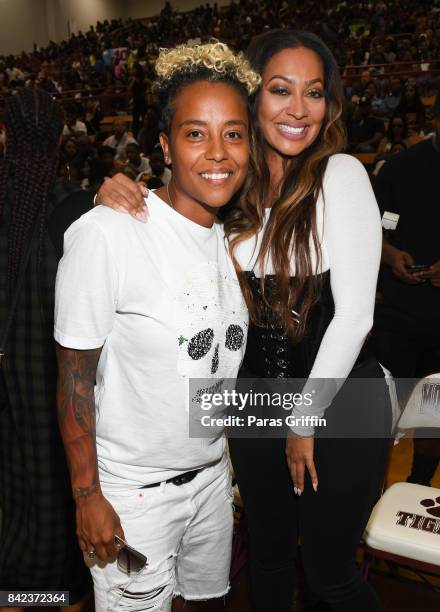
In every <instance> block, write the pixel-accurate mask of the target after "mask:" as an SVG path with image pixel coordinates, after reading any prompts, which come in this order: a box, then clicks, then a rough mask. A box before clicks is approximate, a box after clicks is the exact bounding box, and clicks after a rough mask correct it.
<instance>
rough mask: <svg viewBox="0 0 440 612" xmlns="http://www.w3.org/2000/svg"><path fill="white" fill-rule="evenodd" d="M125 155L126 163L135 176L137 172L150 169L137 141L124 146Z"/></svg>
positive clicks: (140, 172)
mask: <svg viewBox="0 0 440 612" xmlns="http://www.w3.org/2000/svg"><path fill="white" fill-rule="evenodd" d="M125 157H126V159H127V164H129V165H130V166H132V168H133V170H134V171H135V177H136V176H137V175H138V174H142V173H144V172H149V171H150V164H149V162H148V158H147V157H144V156H143V155H141V148H140V146H139V145H138V144H137V142H131V143H130V144H128V145H127V146H126V147H125Z"/></svg>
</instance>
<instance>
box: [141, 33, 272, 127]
mask: <svg viewBox="0 0 440 612" xmlns="http://www.w3.org/2000/svg"><path fill="white" fill-rule="evenodd" d="M155 68H156V73H157V76H158V80H157V81H156V83H155V84H154V89H153V90H154V92H155V93H156V94H157V95H158V96H159V99H160V102H161V107H162V129H163V130H164V131H165V132H169V129H170V125H171V118H172V114H173V108H172V102H173V100H174V98H175V97H176V95H177V93H178V92H179V90H180V89H181V88H182V87H184V86H186V85H190V84H191V83H196V82H197V81H208V82H213V83H218V82H220V83H228V84H230V85H232V86H234V87H236V88H237V89H239V91H241V93H242V94H243V96H244V97H247V96H249V95H251V94H254V93H255V92H256V91H257V89H258V87H259V85H260V83H261V77H260V75H259V74H258V73H257V72H255V70H253V69H252V68H251V65H250V64H249V62H248V60H247V59H245V58H244V56H243V55H242V54H235V53H234V52H233V51H232V50H231V49H230V48H229V47H228V46H227V45H225V44H224V43H220V42H213V43H207V44H204V45H179V46H178V47H175V48H173V49H161V50H160V53H159V57H158V59H157V61H156V65H155Z"/></svg>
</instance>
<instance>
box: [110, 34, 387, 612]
mask: <svg viewBox="0 0 440 612" xmlns="http://www.w3.org/2000/svg"><path fill="white" fill-rule="evenodd" d="M247 57H248V59H249V60H250V63H251V65H252V67H253V68H254V69H255V70H256V71H257V72H258V73H259V74H261V77H262V84H261V87H260V88H259V90H258V91H257V92H256V94H255V95H254V96H252V97H251V100H250V101H251V104H250V112H251V119H252V123H253V125H254V126H255V131H256V138H255V147H254V150H251V153H252V154H251V158H250V160H251V163H250V170H249V174H248V179H247V182H246V183H245V187H244V189H243V191H242V193H241V197H240V200H239V203H238V206H235V207H231V209H230V211H229V215H228V216H227V218H226V222H225V228H226V236H227V238H228V241H229V248H230V251H231V254H232V257H233V260H234V263H235V266H236V269H237V270H238V273H239V278H240V281H241V285H242V289H243V292H244V295H245V298H246V302H247V305H248V308H249V312H250V316H251V323H250V326H249V332H248V342H247V347H246V353H245V357H244V362H243V366H242V369H241V376H242V377H243V378H250V379H252V380H253V382H254V383H255V381H257V382H258V381H260V382H261V384H262V385H263V388H264V385H266V386H267V389H265V390H268V391H270V390H271V389H272V390H275V391H277V392H279V393H280V392H282V391H283V390H286V389H287V390H290V389H291V388H290V387H288V386H286V385H285V383H283V384H281V382H283V380H282V379H285V378H290V379H291V378H304V379H307V383H306V386H305V387H304V388H302V387H300V389H299V390H300V391H301V389H302V390H303V394H304V396H305V393H306V392H310V393H312V394H313V392H314V391H317V390H318V391H319V393H317V394H316V396H314V400H313V401H312V403H311V405H308V404H307V403H305V402H304V403H302V404H300V405H296V406H295V407H294V409H293V413H292V415H289V416H290V417H291V418H290V419H289V422H288V423H287V422H286V423H285V427H284V428H281V430H280V431H277V432H276V433H275V434H271V432H269V434H268V435H261V434H260V435H258V433H257V436H254V437H249V438H246V439H243V438H241V436H242V433H241V432H242V429H241V430H240V429H238V428H237V430H238V431H237V430H236V431H232V432H231V433H232V434H233V436H232V437H230V440H229V444H230V450H231V458H232V461H233V465H234V468H235V474H236V477H237V480H238V484H239V488H240V492H241V495H242V498H243V502H244V506H245V510H246V512H247V516H248V525H249V532H250V541H251V579H252V591H253V597H254V604H255V610H257V611H258V612H273V611H274V610H276V611H277V612H290V610H291V609H292V600H293V591H294V586H295V560H296V556H297V555H296V553H297V550H298V542H299V539H300V541H301V553H302V561H303V565H304V569H305V572H306V577H307V581H308V583H309V585H310V587H311V589H312V590H313V591H314V592H315V594H316V595H317V596H318V597H319V598H320V599H322V600H324V601H325V602H326V603H327V604H329V605H330V607H331V609H333V610H335V611H337V612H379V610H382V607H381V604H380V602H379V601H378V599H377V596H376V594H375V593H374V591H373V590H372V588H371V587H370V586H369V585H368V584H367V583H366V582H364V581H363V580H362V579H361V576H360V575H359V572H358V570H357V567H356V563H355V561H356V550H357V546H358V544H359V540H360V538H361V536H362V533H363V530H364V527H365V525H366V522H367V520H368V517H369V514H370V512H371V509H372V506H373V504H374V502H375V500H376V498H377V496H378V493H379V489H380V483H381V480H382V478H383V474H384V470H385V464H386V457H387V450H388V440H387V437H388V436H389V434H390V428H391V405H390V400H389V394H388V387H387V384H386V383H385V381H384V372H383V370H382V369H381V367H380V366H379V364H378V362H377V361H376V359H375V358H374V356H373V355H371V353H370V352H369V350H368V347H367V346H364V343H365V340H366V338H367V336H368V332H369V330H370V328H371V325H372V321H373V309H374V298H375V289H376V281H377V274H378V269H379V263H380V256H381V243H382V238H381V224H380V215H379V211H378V207H377V203H376V201H375V198H374V195H373V192H372V189H371V185H370V182H369V179H368V175H367V174H366V172H365V169H364V168H363V166H362V165H361V164H360V163H359V162H358V161H357V160H356V159H355V158H353V157H351V156H348V155H344V154H341V153H340V152H341V151H343V150H344V147H345V130H344V126H343V123H342V121H341V115H342V107H343V92H342V86H341V80H340V76H339V73H338V68H337V65H336V62H335V59H334V57H333V55H332V53H331V52H330V50H329V49H328V48H327V47H326V46H325V45H324V43H323V42H322V41H321V40H320V39H319V38H318V37H317V36H315V35H313V34H311V33H308V32H303V31H292V30H274V31H270V32H265V33H264V34H261V35H260V36H257V37H256V38H255V39H254V40H253V41H252V43H251V45H250V47H249V49H248V51H247ZM99 198H100V201H103V200H104V201H105V202H106V203H108V204H115V205H117V204H123V205H127V206H128V207H130V208H131V207H133V206H134V207H137V205H138V203H139V204H140V205H141V206H143V205H144V201H143V200H142V199H141V198H139V194H138V193H136V189H133V186H132V185H130V184H129V183H128V182H127V181H124V180H123V179H121V178H120V177H118V176H116V177H115V178H114V179H112V180H111V181H109V182H108V183H106V184H105V185H104V186H103V188H102V189H101V192H100V195H99ZM139 200H141V201H140V202H139ZM147 203H148V200H147ZM348 378H350V379H353V378H356V379H364V381H365V380H367V381H371V380H372V379H374V380H377V381H378V382H377V383H373V382H372V383H371V385H370V384H369V385H368V386H367V387H365V382H364V384H362V382H361V381H359V386H358V387H354V388H353V385H351V384H350V382H351V381H348V383H347V384H345V382H346V379H348ZM267 379H272V382H271V383H267ZM280 381H281V382H280ZM277 382H278V384H277ZM244 384H245V383H243V385H244ZM243 385H242V386H243ZM274 385H275V386H274ZM360 387H362V389H363V390H365V389H367V391H368V392H367V393H362V392H359V388H360ZM356 389H357V390H358V391H357V393H356ZM247 391H249V389H247ZM353 392H354V393H353ZM276 412H277V408H276V407H274V406H272V407H271V408H270V410H269V411H268V412H267V413H266V415H265V416H267V417H271V416H272V417H273V416H278V414H276ZM282 412H283V411H282V410H281V413H282ZM324 417H325V420H326V427H324V426H320V427H316V428H315V427H314V426H313V423H314V422H316V421H318V422H320V423H322V424H324V421H319V419H323V418H324ZM274 420H275V419H274ZM237 434H238V435H237ZM266 434H267V432H266ZM235 436H237V437H235ZM240 438H241V439H240Z"/></svg>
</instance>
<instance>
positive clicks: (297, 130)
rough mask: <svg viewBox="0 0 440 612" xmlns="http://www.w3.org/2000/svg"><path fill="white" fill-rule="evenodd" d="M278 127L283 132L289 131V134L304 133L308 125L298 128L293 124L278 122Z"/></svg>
mask: <svg viewBox="0 0 440 612" xmlns="http://www.w3.org/2000/svg"><path fill="white" fill-rule="evenodd" d="M278 129H279V130H281V131H282V132H287V133H288V134H302V133H303V132H304V130H305V129H306V126H303V127H300V128H296V127H292V126H291V125H285V124H284V123H278Z"/></svg>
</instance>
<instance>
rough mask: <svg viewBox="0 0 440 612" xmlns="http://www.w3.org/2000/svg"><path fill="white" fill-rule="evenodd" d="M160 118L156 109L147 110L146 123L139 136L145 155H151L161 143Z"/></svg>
mask: <svg viewBox="0 0 440 612" xmlns="http://www.w3.org/2000/svg"><path fill="white" fill-rule="evenodd" d="M159 118H160V117H159V113H158V111H157V110H156V108H155V107H153V106H150V107H149V108H147V110H146V112H145V116H144V123H143V125H142V129H141V131H140V132H139V136H138V140H139V146H140V147H141V151H142V153H143V154H144V155H150V154H151V153H152V151H153V149H154V147H155V146H156V145H157V144H158V143H159Z"/></svg>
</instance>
